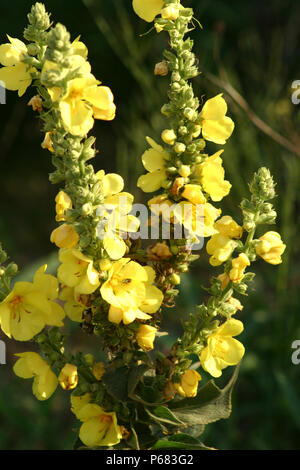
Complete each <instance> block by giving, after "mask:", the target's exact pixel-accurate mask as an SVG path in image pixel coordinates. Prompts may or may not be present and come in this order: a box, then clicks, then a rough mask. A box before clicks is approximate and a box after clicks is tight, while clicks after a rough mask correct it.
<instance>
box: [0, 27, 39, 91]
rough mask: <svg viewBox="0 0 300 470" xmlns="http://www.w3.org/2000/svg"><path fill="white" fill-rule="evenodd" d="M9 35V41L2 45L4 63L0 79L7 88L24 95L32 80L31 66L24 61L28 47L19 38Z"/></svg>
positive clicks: (1, 54)
mask: <svg viewBox="0 0 300 470" xmlns="http://www.w3.org/2000/svg"><path fill="white" fill-rule="evenodd" d="M7 37H8V39H9V43H6V44H2V45H1V46H0V63H1V64H2V65H4V67H2V68H1V69H0V81H2V82H3V83H4V86H5V88H6V89H7V90H12V91H18V95H19V96H22V95H24V93H25V91H26V90H27V88H28V87H29V86H30V84H31V82H32V78H31V74H30V71H29V70H28V69H29V67H28V65H26V64H24V63H23V62H22V59H23V57H24V56H25V55H26V54H27V47H26V45H25V44H24V43H23V42H22V41H20V40H19V39H16V38H11V37H9V36H8V35H7ZM33 70H34V69H33V68H31V71H33Z"/></svg>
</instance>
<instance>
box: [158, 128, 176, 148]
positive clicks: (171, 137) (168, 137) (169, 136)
mask: <svg viewBox="0 0 300 470" xmlns="http://www.w3.org/2000/svg"><path fill="white" fill-rule="evenodd" d="M161 138H162V140H163V141H164V142H165V144H168V145H174V143H175V140H176V134H175V132H174V131H173V129H165V130H164V131H163V132H162V133H161Z"/></svg>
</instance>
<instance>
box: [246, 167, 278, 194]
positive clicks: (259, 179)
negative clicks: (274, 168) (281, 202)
mask: <svg viewBox="0 0 300 470" xmlns="http://www.w3.org/2000/svg"><path fill="white" fill-rule="evenodd" d="M250 191H251V193H252V194H253V195H255V196H257V197H259V198H260V199H263V200H264V201H267V200H268V199H273V198H274V197H275V195H276V193H275V183H274V181H273V177H272V176H271V173H270V170H269V169H268V168H265V167H261V168H259V170H258V172H257V173H255V174H254V176H253V180H252V181H251V183H250Z"/></svg>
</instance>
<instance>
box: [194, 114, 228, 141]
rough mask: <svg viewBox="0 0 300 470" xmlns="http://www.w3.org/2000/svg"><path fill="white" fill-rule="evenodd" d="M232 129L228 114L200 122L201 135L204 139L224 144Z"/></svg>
mask: <svg viewBox="0 0 300 470" xmlns="http://www.w3.org/2000/svg"><path fill="white" fill-rule="evenodd" d="M233 129H234V122H233V121H232V119H231V118H230V117H228V116H223V117H222V118H221V119H219V120H218V121H213V120H205V121H204V122H203V124H202V135H203V138H204V139H205V140H209V141H211V142H215V143H216V144H221V145H223V144H225V143H226V140H227V139H228V138H229V137H230V136H231V134H232V132H233Z"/></svg>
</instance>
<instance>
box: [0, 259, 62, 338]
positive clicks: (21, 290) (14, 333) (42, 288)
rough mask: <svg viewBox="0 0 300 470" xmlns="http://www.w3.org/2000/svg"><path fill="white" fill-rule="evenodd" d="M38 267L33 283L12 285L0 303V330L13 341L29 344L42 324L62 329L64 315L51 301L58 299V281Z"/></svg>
mask: <svg viewBox="0 0 300 470" xmlns="http://www.w3.org/2000/svg"><path fill="white" fill-rule="evenodd" d="M46 268H47V265H46V264H45V265H44V266H41V267H40V268H39V269H38V270H37V272H36V274H35V276H34V281H33V283H31V282H16V284H15V285H14V288H13V290H12V291H11V292H10V294H9V295H8V296H7V297H6V298H5V299H4V300H3V302H1V303H0V325H1V328H2V331H3V332H4V333H5V334H6V335H7V336H8V337H9V338H11V337H13V338H14V339H16V340H17V341H29V340H30V339H32V338H33V337H34V336H35V335H37V334H38V333H39V332H40V331H41V330H42V329H43V328H44V326H45V325H51V326H63V322H62V320H63V318H64V317H65V312H64V310H63V309H62V307H61V306H60V305H58V304H57V303H56V302H54V300H55V299H56V298H57V296H58V281H57V279H56V278H55V277H54V276H52V275H50V274H44V273H45V270H46Z"/></svg>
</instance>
